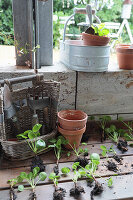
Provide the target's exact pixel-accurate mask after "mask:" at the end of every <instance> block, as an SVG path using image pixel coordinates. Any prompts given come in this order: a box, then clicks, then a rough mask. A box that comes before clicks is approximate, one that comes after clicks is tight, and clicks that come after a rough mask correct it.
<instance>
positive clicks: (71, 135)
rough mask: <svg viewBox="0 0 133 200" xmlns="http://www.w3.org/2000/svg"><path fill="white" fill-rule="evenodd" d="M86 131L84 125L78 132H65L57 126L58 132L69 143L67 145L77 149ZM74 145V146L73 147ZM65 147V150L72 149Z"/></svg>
mask: <svg viewBox="0 0 133 200" xmlns="http://www.w3.org/2000/svg"><path fill="white" fill-rule="evenodd" d="M85 130H86V125H85V126H84V128H82V129H80V130H73V131H70V130H65V129H62V128H61V127H60V126H58V131H59V132H60V133H61V134H62V135H63V136H64V137H65V138H66V139H67V140H68V141H69V143H70V144H71V145H72V146H73V147H74V146H75V147H76V148H78V147H79V145H80V142H81V139H82V136H83V133H84V132H85ZM74 144H75V145H74ZM65 147H66V148H67V149H72V147H71V146H70V145H69V144H67V145H65Z"/></svg>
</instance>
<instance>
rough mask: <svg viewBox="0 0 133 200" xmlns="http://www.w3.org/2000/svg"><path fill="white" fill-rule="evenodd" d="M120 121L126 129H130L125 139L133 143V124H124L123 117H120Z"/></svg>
mask: <svg viewBox="0 0 133 200" xmlns="http://www.w3.org/2000/svg"><path fill="white" fill-rule="evenodd" d="M118 120H119V121H121V122H122V123H123V124H124V125H125V127H127V128H128V133H125V134H124V138H125V139H126V141H133V128H132V127H133V122H132V121H130V122H124V120H123V118H122V117H120V118H119V119H118Z"/></svg>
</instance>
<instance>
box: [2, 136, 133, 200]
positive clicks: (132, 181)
mask: <svg viewBox="0 0 133 200" xmlns="http://www.w3.org/2000/svg"><path fill="white" fill-rule="evenodd" d="M101 145H102V144H101V143H100V142H99V141H95V142H94V141H89V142H88V144H87V147H88V149H89V153H92V152H97V153H99V154H100V153H101V150H100V146H101ZM104 145H106V147H108V148H109V147H110V146H111V145H112V143H111V142H110V141H109V140H108V141H106V142H105V143H104ZM114 148H115V150H116V152H117V154H119V155H120V156H121V157H122V158H123V161H122V165H120V164H118V163H117V166H118V171H117V172H113V171H109V170H107V167H106V164H107V159H106V158H103V157H101V162H100V164H99V167H98V170H97V172H96V174H97V179H98V181H100V182H101V183H103V187H104V192H103V193H102V194H101V195H99V196H95V197H94V199H95V200H98V199H99V200H112V199H113V200H116V199H123V200H124V199H125V200H126V199H133V191H132V185H133V167H132V164H133V148H132V147H129V150H128V151H127V152H125V153H124V154H122V153H121V152H120V151H119V150H118V149H117V148H116V146H115V145H114ZM41 158H42V159H43V161H44V163H45V164H46V173H47V174H50V173H51V172H52V171H53V167H54V166H55V161H56V160H55V157H54V154H53V151H50V152H48V153H46V154H44V155H41ZM87 158H88V159H89V156H88V157H87ZM74 159H75V156H74V155H73V153H72V154H71V156H70V157H69V158H68V157H67V156H66V153H64V154H63V155H62V158H61V162H60V164H59V169H61V168H62V167H65V166H67V167H70V168H71V166H72V164H73V160H74ZM109 160H113V161H114V159H113V158H112V155H110V157H109ZM114 162H115V163H116V161H114ZM30 163H31V160H30V159H29V160H25V161H20V162H18V161H17V162H16V161H15V162H11V161H8V160H3V162H2V165H1V170H0V200H9V185H8V184H7V180H8V179H10V178H15V177H16V176H18V175H19V174H20V172H22V171H25V172H27V173H28V172H29V171H30ZM115 174H117V176H113V175H115ZM99 175H100V176H101V177H102V178H98V177H99ZM72 176H73V172H72V170H71V171H70V174H69V175H68V176H66V177H64V176H61V178H60V179H59V186H60V187H63V188H65V189H66V191H67V193H66V197H65V198H64V200H68V199H71V200H74V198H73V197H70V196H69V190H70V189H71V188H72V187H73V182H72V180H71V178H72ZM110 176H112V178H113V182H114V183H113V187H112V188H108V187H107V183H106V181H105V179H106V178H108V177H110ZM78 185H81V186H83V187H84V189H85V193H84V194H82V195H81V196H80V197H79V198H77V199H78V200H89V199H90V192H91V190H92V188H90V187H88V186H87V184H86V180H85V178H82V179H80V180H79V182H78ZM26 186H27V184H26ZM53 192H54V187H53V184H52V183H51V182H50V181H49V180H48V178H47V179H46V180H45V181H44V182H40V183H39V184H38V186H37V188H36V194H37V200H44V197H45V199H47V200H52V199H53ZM16 194H17V199H19V200H28V197H29V194H30V191H29V190H26V191H24V192H22V193H18V192H17V189H16Z"/></svg>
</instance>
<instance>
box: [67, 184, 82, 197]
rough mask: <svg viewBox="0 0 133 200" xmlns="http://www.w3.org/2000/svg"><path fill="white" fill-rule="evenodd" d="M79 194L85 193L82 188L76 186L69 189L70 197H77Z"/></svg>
mask: <svg viewBox="0 0 133 200" xmlns="http://www.w3.org/2000/svg"><path fill="white" fill-rule="evenodd" d="M81 193H85V190H84V188H83V187H81V186H76V187H74V188H72V189H70V196H73V197H77V196H79V195H80V194H81Z"/></svg>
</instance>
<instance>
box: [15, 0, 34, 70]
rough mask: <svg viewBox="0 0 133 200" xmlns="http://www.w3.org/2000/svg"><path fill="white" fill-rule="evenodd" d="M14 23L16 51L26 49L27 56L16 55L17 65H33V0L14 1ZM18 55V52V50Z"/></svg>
mask: <svg viewBox="0 0 133 200" xmlns="http://www.w3.org/2000/svg"><path fill="white" fill-rule="evenodd" d="M13 21H14V35H15V46H16V49H21V48H26V49H28V53H27V54H21V56H19V55H18V54H16V56H17V57H16V65H18V66H25V65H26V62H27V61H29V62H30V63H31V65H32V64H33V60H34V59H33V52H32V51H31V50H32V49H33V10H32V0H13ZM16 53H17V50H16Z"/></svg>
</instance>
